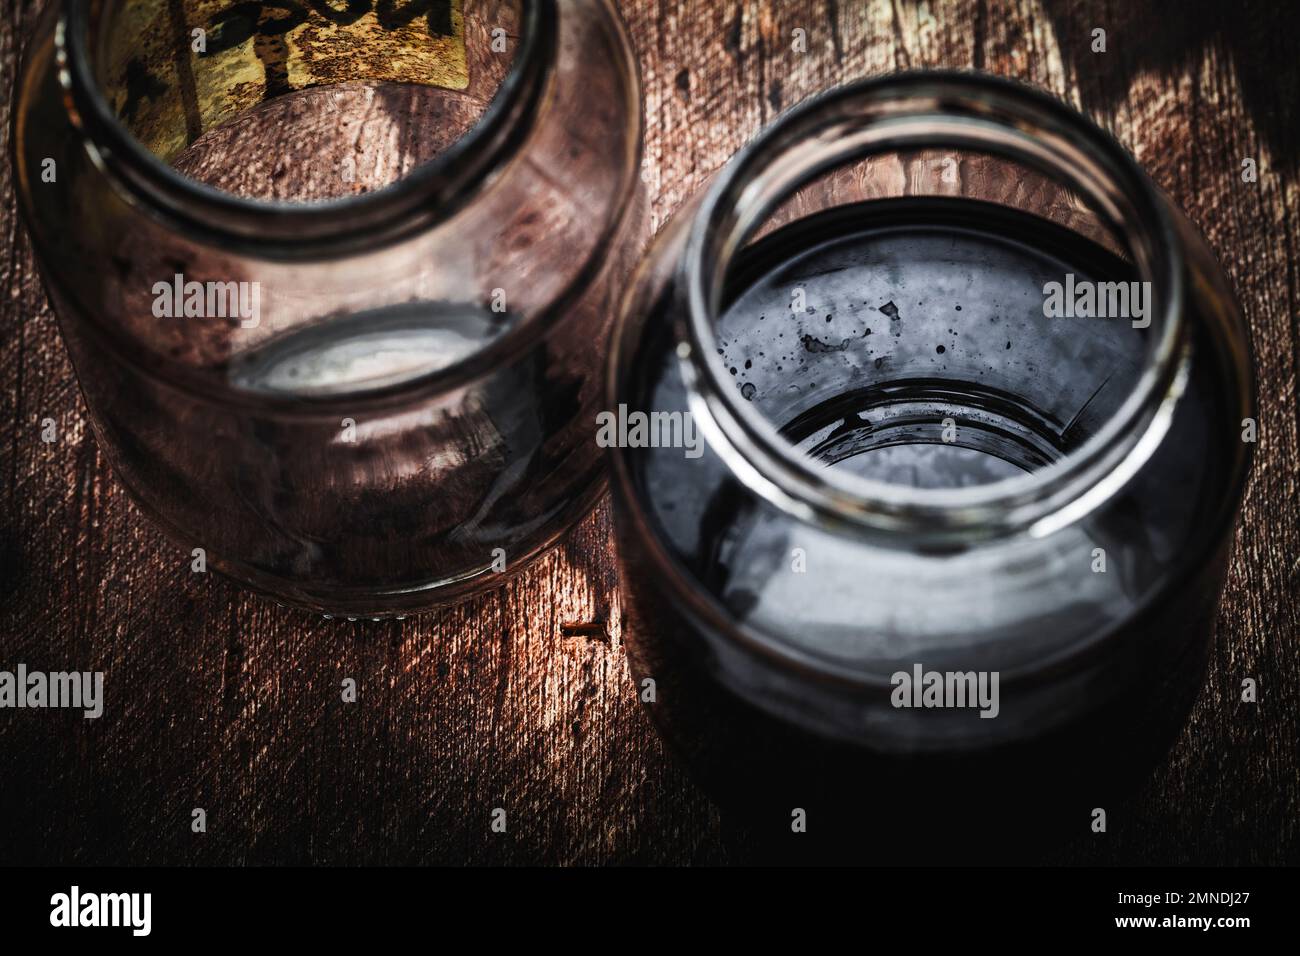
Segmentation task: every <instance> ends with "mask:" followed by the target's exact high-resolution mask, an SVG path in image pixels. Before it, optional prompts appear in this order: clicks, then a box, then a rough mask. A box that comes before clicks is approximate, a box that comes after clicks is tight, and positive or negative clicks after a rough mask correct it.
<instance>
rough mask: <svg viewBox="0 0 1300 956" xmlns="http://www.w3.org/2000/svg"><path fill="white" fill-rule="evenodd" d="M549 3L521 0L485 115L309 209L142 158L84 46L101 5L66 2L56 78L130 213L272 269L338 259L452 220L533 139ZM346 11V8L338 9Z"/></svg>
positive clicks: (145, 154)
mask: <svg viewBox="0 0 1300 956" xmlns="http://www.w3.org/2000/svg"><path fill="white" fill-rule="evenodd" d="M555 2H556V0H522V2H521V10H520V16H519V36H518V37H517V39H516V48H515V55H514V57H513V59H512V61H511V63H510V65H509V67H508V68H506V71H505V75H504V77H503V78H502V80H501V82H500V84H499V86H498V87H497V89H496V91H495V94H494V95H493V96H492V98H491V101H490V102H489V103H488V104H487V106H486V108H485V109H484V111H483V113H482V115H481V116H480V117H479V118H478V120H477V121H476V122H475V123H474V124H473V125H471V126H470V127H469V128H468V129H467V130H466V131H465V132H464V133H463V135H461V136H460V137H459V138H458V139H456V140H455V141H454V142H452V143H450V144H449V145H448V146H447V147H446V148H445V149H444V150H442V151H441V152H439V153H438V154H437V155H435V156H433V157H432V158H430V159H428V160H426V161H424V162H422V163H420V164H419V165H417V166H415V167H414V168H413V169H411V170H410V171H409V172H407V173H406V174H405V175H403V176H402V177H401V178H399V179H397V180H396V181H394V182H392V183H390V184H388V185H386V186H383V187H381V188H378V189H375V190H373V191H370V192H365V193H362V194H359V195H354V196H346V197H342V198H333V199H325V200H320V201H312V202H292V201H283V200H265V199H256V198H251V197H245V196H240V195H236V194H234V193H231V192H226V191H224V190H222V189H218V188H216V187H213V186H210V185H207V184H205V183H203V182H200V181H198V180H196V179H192V178H190V177H188V176H186V175H184V174H183V173H181V172H179V171H178V170H177V169H175V168H173V167H172V166H170V165H169V164H168V163H167V162H165V161H164V160H163V159H161V158H160V157H159V156H158V155H155V153H153V152H151V151H150V150H149V149H148V148H146V146H145V145H144V144H143V143H141V141H140V140H139V139H138V138H137V137H136V136H135V135H134V134H133V133H132V132H131V131H130V130H129V129H128V128H127V126H126V125H125V124H124V123H123V121H122V120H121V119H119V117H118V116H117V114H116V112H115V111H114V109H113V108H112V106H111V104H110V103H109V101H108V99H107V97H106V95H105V92H104V90H103V88H102V86H101V83H100V81H99V79H98V78H97V75H96V66H95V61H94V57H93V56H92V54H91V39H92V35H93V33H94V31H95V29H96V27H97V25H99V23H100V18H101V16H102V15H103V13H104V12H105V7H106V4H105V3H104V0H64V8H63V11H62V14H61V16H60V19H59V21H58V23H57V27H56V33H55V45H56V58H57V65H58V78H59V82H60V84H61V86H62V87H63V89H64V92H65V102H66V103H67V107H68V111H69V114H70V117H71V120H72V122H73V125H74V126H75V127H77V128H78V129H79V130H80V131H81V133H82V135H83V136H84V139H85V144H86V147H87V149H88V151H89V152H90V155H91V157H92V159H93V160H94V161H95V163H96V165H98V166H99V167H100V168H101V169H102V170H104V171H105V173H106V174H107V175H109V176H110V177H111V178H112V179H113V180H114V181H115V182H116V183H117V184H118V185H119V186H121V187H122V188H123V189H124V190H125V191H126V193H127V195H128V196H129V197H130V199H131V200H132V201H134V202H137V203H139V204H140V205H142V206H144V207H145V208H146V209H148V210H149V211H150V212H152V213H154V214H156V215H159V216H160V217H162V218H163V219H165V220H168V221H170V222H172V223H173V224H175V225H176V226H177V227H178V228H180V229H182V230H184V231H185V232H187V233H188V234H190V235H194V236H197V237H200V238H202V239H204V240H206V241H212V242H214V243H217V244H220V245H223V246H225V247H227V248H231V249H235V250H238V251H241V252H248V253H252V254H256V255H259V256H263V257H266V258H271V259H278V260H294V259H305V258H320V257H327V256H335V255H344V254H348V253H351V252H357V251H363V250H368V249H373V248H375V247H377V246H380V245H383V244H386V243H391V242H396V241H400V240H401V239H404V238H407V237H409V236H411V235H413V234H416V233H418V232H420V231H422V230H427V229H429V228H431V227H433V226H435V225H437V224H438V223H440V222H442V221H444V220H446V219H448V218H450V217H451V216H452V215H454V214H455V213H456V212H457V211H458V210H459V209H460V208H461V207H462V206H464V205H465V204H466V203H467V202H469V201H470V200H471V199H472V198H473V197H474V196H475V195H476V194H477V192H478V191H479V189H480V188H481V187H482V186H483V184H484V183H485V181H487V180H488V179H489V178H490V177H491V176H492V175H493V173H494V172H495V171H497V170H498V169H499V168H500V167H501V166H503V165H504V164H505V163H506V162H508V161H509V159H510V158H511V157H512V156H513V155H514V154H515V153H516V151H517V149H518V147H519V145H520V144H521V143H522V141H523V140H524V139H525V138H526V136H527V135H528V133H529V131H530V130H531V128H532V121H533V118H534V117H535V115H536V113H537V112H538V104H539V102H540V100H541V98H542V96H543V95H544V89H545V80H546V76H547V74H548V71H549V68H550V64H551V63H552V62H553V59H554V56H555V46H556V38H557V33H556V19H557V18H556V9H555ZM347 6H348V8H349V9H350V8H351V7H352V4H350V3H349V4H348V5H347Z"/></svg>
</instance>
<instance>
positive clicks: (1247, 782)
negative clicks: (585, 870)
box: [0, 0, 1300, 864]
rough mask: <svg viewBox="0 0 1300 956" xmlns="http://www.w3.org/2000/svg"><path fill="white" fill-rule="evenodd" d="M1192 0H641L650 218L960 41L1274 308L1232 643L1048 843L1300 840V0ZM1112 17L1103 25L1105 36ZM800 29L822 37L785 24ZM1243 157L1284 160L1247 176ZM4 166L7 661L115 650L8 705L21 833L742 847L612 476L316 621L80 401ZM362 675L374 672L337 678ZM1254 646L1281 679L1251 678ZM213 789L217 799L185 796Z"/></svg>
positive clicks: (1253, 308)
mask: <svg viewBox="0 0 1300 956" xmlns="http://www.w3.org/2000/svg"><path fill="white" fill-rule="evenodd" d="M4 4H5V5H4V12H3V14H2V15H0V64H2V67H0V70H2V72H0V77H2V80H0V84H2V85H3V94H4V95H3V97H2V98H0V99H2V100H3V107H0V108H3V110H4V112H5V116H4V117H3V120H4V122H3V129H4V135H5V137H6V140H7V137H8V130H9V125H8V103H9V99H10V97H9V91H10V88H11V86H12V80H13V75H14V65H15V62H16V58H17V55H18V50H19V49H20V46H21V43H22V40H23V37H24V35H25V33H26V31H27V30H28V29H29V28H30V25H31V23H32V22H33V19H34V13H35V7H37V6H39V4H29V3H27V2H24V0H4ZM1167 6H1168V8H1169V12H1167V13H1162V12H1160V9H1159V5H1148V4H1145V3H1118V2H1114V0H1103V2H1091V3H1084V2H1058V0H1041V2H1031V0H1017V2H996V0H989V2H979V3H959V2H937V0H936V2H930V3H915V2H909V0H893V2H892V3H891V2H888V0H883V2H867V0H791V2H780V3H770V4H767V3H757V2H752V0H743V2H733V0H725V2H724V0H717V2H713V0H659V2H652V0H627V2H625V3H624V4H623V11H624V16H625V17H626V19H627V22H628V25H629V28H630V30H631V34H632V36H633V39H634V41H635V43H636V46H637V49H638V51H639V55H640V59H641V67H642V74H643V81H644V86H645V105H646V125H647V134H646V147H645V161H646V166H647V171H646V180H647V183H648V189H649V203H650V209H651V211H652V216H651V219H652V221H653V224H654V225H655V226H658V225H660V224H662V223H663V222H664V221H665V220H666V219H667V218H668V217H669V216H670V215H671V214H672V212H673V210H674V209H675V208H676V207H677V206H678V205H679V204H680V203H681V202H682V201H683V200H684V199H685V198H686V197H688V196H690V195H691V194H692V193H693V192H694V191H695V190H696V189H698V188H699V187H700V185H701V184H702V183H703V182H704V180H705V178H706V176H707V175H708V174H709V173H710V172H711V171H712V170H714V169H716V168H717V167H718V166H720V165H721V164H723V163H724V162H725V161H726V160H727V158H728V157H729V156H730V155H731V154H732V153H733V152H734V151H735V150H736V149H737V147H738V146H739V145H740V144H741V143H742V142H743V141H745V140H746V139H747V138H748V137H750V136H751V135H752V134H753V133H754V132H755V131H757V130H758V129H759V128H760V127H762V126H763V125H764V124H765V123H767V122H769V121H770V120H771V119H772V118H773V117H775V116H776V115H777V114H778V113H779V112H780V111H781V110H782V109H783V108H785V107H787V106H790V105H791V104H793V103H795V102H797V101H798V100H800V99H801V98H803V97H804V96H806V95H808V94H810V93H813V92H814V91H817V90H819V89H821V88H823V87H825V86H827V85H830V84H833V83H836V82H839V81H843V80H847V79H851V78H855V77H860V76H865V75H870V74H878V73H881V72H886V71H890V70H895V69H906V68H916V67H923V66H958V67H976V68H981V69H985V70H989V71H992V72H996V73H1001V74H1006V75H1010V76H1015V77H1018V78H1020V79H1023V80H1027V81H1029V82H1032V83H1035V84H1037V85H1039V86H1041V87H1044V88H1046V89H1047V90H1049V91H1051V92H1053V93H1056V94H1058V95H1060V96H1062V97H1064V98H1065V99H1066V100H1067V101H1069V102H1070V103H1072V104H1073V105H1075V106H1076V107H1078V108H1080V109H1082V110H1084V111H1086V112H1087V113H1089V114H1090V115H1091V116H1093V117H1094V118H1095V119H1096V120H1097V121H1098V122H1099V123H1100V124H1101V125H1103V126H1104V127H1106V128H1108V129H1110V130H1112V131H1113V132H1114V134H1115V135H1116V136H1117V137H1118V139H1119V140H1120V142H1122V143H1123V144H1124V145H1125V146H1126V147H1127V148H1129V149H1130V150H1131V151H1132V152H1133V153H1134V155H1135V156H1136V157H1137V159H1138V161H1139V162H1140V163H1141V164H1142V165H1144V166H1145V167H1146V168H1147V169H1148V170H1149V171H1150V173H1151V174H1152V176H1153V177H1154V178H1155V180H1156V181H1157V182H1158V183H1159V184H1160V185H1161V186H1163V187H1164V188H1165V189H1166V190H1167V191H1168V192H1169V194H1170V195H1171V196H1172V197H1173V199H1174V200H1175V201H1176V202H1177V203H1178V204H1179V205H1181V206H1182V207H1183V208H1184V209H1186V210H1187V211H1188V213H1189V214H1190V216H1191V218H1192V219H1193V220H1194V221H1195V222H1196V223H1197V224H1198V225H1199V226H1200V227H1201V228H1202V230H1204V232H1205V233H1206V235H1207V236H1208V238H1209V241H1210V244H1211V246H1212V247H1213V249H1214V251H1215V252H1216V253H1217V254H1218V256H1219V257H1220V259H1221V261H1222V262H1223V263H1224V266H1225V267H1226V269H1227V272H1228V275H1229V277H1230V279H1231V280H1232V282H1233V284H1234V286H1235V288H1236V290H1237V292H1238V295H1239V297H1240V300H1241V303H1242V305H1243V307H1244V310H1245V313H1246V315H1247V316H1248V318H1249V321H1250V324H1251V327H1252V330H1253V335H1254V342H1255V348H1256V357H1257V363H1258V372H1259V381H1260V440H1259V444H1258V454H1257V457H1256V465H1255V471H1254V475H1253V480H1252V482H1251V485H1250V488H1249V490H1248V493H1247V495H1246V500H1245V506H1244V512H1243V517H1242V522H1241V526H1240V529H1239V531H1238V534H1237V539H1236V548H1235V551H1234V555H1233V559H1232V566H1231V573H1230V580H1229V583H1228V588H1227V593H1226V597H1225V600H1224V604H1223V609H1222V612H1221V614H1220V617H1219V627H1218V640H1217V643H1216V649H1215V653H1214V655H1213V660H1212V665H1211V669H1210V673H1209V677H1208V680H1207V683H1206V687H1205V690H1204V692H1203V693H1202V695H1201V698H1200V701H1199V703H1198V705H1197V707H1196V710H1195V712H1194V714H1193V716H1192V718H1191V720H1190V722H1189V724H1188V727H1187V729H1186V731H1185V733H1184V734H1183V736H1182V738H1181V740H1180V741H1179V743H1178V744H1177V746H1176V747H1175V749H1174V750H1173V752H1172V753H1171V755H1170V756H1169V758H1168V760H1167V762H1166V763H1165V764H1164V765H1163V766H1162V767H1161V768H1160V769H1159V770H1158V771H1157V772H1156V773H1155V774H1154V775H1153V777H1152V779H1151V781H1150V783H1149V785H1148V786H1146V788H1145V789H1144V790H1143V791H1142V793H1141V794H1139V795H1138V796H1137V797H1136V798H1135V799H1134V800H1133V801H1132V802H1131V803H1130V804H1128V805H1126V806H1124V807H1120V808H1115V809H1114V810H1112V811H1111V813H1110V828H1109V831H1108V833H1107V834H1105V835H1104V836H1100V837H1092V838H1090V839H1081V840H1080V841H1079V842H1078V843H1077V844H1075V845H1072V846H1068V847H1063V848H1060V849H1058V850H1053V851H1051V852H1050V853H1049V854H1048V856H1047V857H1046V858H1047V859H1050V860H1056V861H1080V862H1095V863H1111V862H1113V863H1278V862H1291V863H1295V862H1300V687H1298V683H1297V678H1298V677H1300V664H1298V659H1300V643H1298V640H1300V602H1297V599H1296V594H1297V592H1298V591H1300V499H1298V496H1297V474H1298V472H1300V464H1298V461H1300V448H1298V447H1297V446H1298V439H1297V421H1298V418H1300V408H1298V405H1297V393H1296V367H1297V362H1298V361H1300V322H1298V320H1297V301H1298V300H1300V272H1298V270H1297V260H1298V258H1300V150H1297V135H1298V134H1300V122H1298V120H1300V116H1297V113H1298V112H1300V55H1297V50H1296V47H1295V37H1296V36H1297V29H1296V28H1297V22H1296V17H1295V15H1294V14H1282V13H1280V12H1272V11H1271V10H1270V7H1271V6H1273V5H1272V4H1269V3H1263V2H1259V3H1257V2H1255V0H1237V2H1234V3H1230V4H1229V3H1217V2H1209V3H1182V4H1176V5H1175V4H1168V5H1167ZM1277 6H1278V7H1279V8H1280V7H1290V8H1291V9H1292V10H1294V9H1295V7H1294V5H1292V4H1278V5H1277ZM1284 17H1285V18H1287V20H1288V21H1289V22H1283V18H1284ZM1097 27H1100V28H1103V29H1105V30H1106V34H1107V51H1106V52H1105V53H1093V52H1092V51H1091V49H1090V45H1091V40H1092V30H1093V29H1094V28H1097ZM800 28H801V29H803V30H805V31H807V33H806V36H807V52H806V53H798V52H795V51H794V50H792V36H793V31H794V30H796V29H800ZM1246 158H1251V159H1254V160H1256V163H1257V166H1258V169H1259V177H1258V182H1255V183H1245V182H1243V181H1242V179H1241V175H1240V172H1241V164H1242V160H1243V159H1246ZM6 159H7V144H6ZM0 199H2V201H3V219H0V243H3V250H0V286H2V288H3V294H2V295H0V476H2V478H0V480H2V481H3V501H2V503H0V669H12V668H13V667H14V666H16V665H17V663H19V662H23V663H25V664H27V666H28V667H29V668H31V669H43V670H65V669H69V670H103V671H105V672H106V674H107V676H106V684H105V686H106V697H107V700H106V706H105V712H104V716H103V717H102V718H100V719H99V720H84V719H82V717H81V715H80V714H79V713H70V712H56V711H44V712H33V711H15V710H6V711H0V863H18V862H57V863H66V864H82V863H165V864H172V863H176V864H192V863H221V864H240V863H283V862H295V863H303V862H327V863H342V862H350V863H415V862H422V863H430V862H453V863H461V862H469V863H495V862H512V863H514V862H536V863H601V862H663V863H685V862H726V861H728V860H736V859H741V858H744V847H743V846H742V845H739V844H738V842H737V841H736V840H735V839H733V838H731V837H730V835H729V833H728V828H727V827H726V826H725V825H724V821H723V820H722V819H721V817H720V816H719V814H718V812H717V811H716V810H715V809H714V808H713V807H712V806H711V805H710V803H709V802H708V801H707V800H706V799H705V798H704V797H703V795H702V794H701V793H700V792H699V791H698V790H697V789H695V788H694V786H693V785H692V784H691V783H690V782H689V780H688V779H687V778H686V777H685V775H684V773H683V772H682V771H681V770H680V769H679V768H678V767H677V766H676V765H675V764H674V763H673V762H672V760H671V759H670V758H669V757H668V756H667V755H666V754H665V752H664V749H663V747H662V746H661V744H660V743H659V741H658V739H657V738H656V736H655V734H654V732H653V730H652V729H651V726H650V723H649V721H648V720H647V719H646V717H645V715H644V714H642V713H641V712H640V710H639V709H638V708H639V706H640V705H639V704H638V702H637V700H636V698H635V694H634V689H633V686H632V683H631V680H630V678H629V675H628V670H627V664H626V660H625V657H624V653H623V650H622V647H621V643H620V633H619V611H618V607H619V597H618V589H617V577H616V573H615V571H614V566H613V562H612V557H611V555H612V548H613V542H612V535H611V527H610V520H609V515H608V509H607V506H605V505H603V504H602V505H601V506H600V507H599V508H598V509H597V510H596V511H595V513H594V514H592V515H591V516H590V517H589V518H588V519H587V520H586V521H584V522H583V523H582V524H581V526H580V527H578V528H577V529H576V530H575V531H574V532H573V533H572V534H571V535H570V536H569V537H568V539H567V540H566V541H565V542H564V543H563V544H562V545H561V546H560V547H558V548H557V549H556V550H555V551H553V552H552V553H551V554H550V555H549V556H547V557H545V558H544V559H543V560H541V561H540V563H538V564H536V565H535V566H534V567H533V568H531V570H529V571H528V572H527V573H525V574H523V575H521V576H518V577H516V578H514V579H513V580H510V581H509V582H508V583H506V584H504V585H503V586H502V587H501V588H500V589H498V590H497V591H495V592H493V593H490V594H486V595H483V596H481V597H479V598H477V599H475V600H472V601H470V602H468V603H466V604H464V605H462V606H459V607H455V608H452V609H450V610H446V611H444V612H441V613H437V614H432V615H428V616H424V617H421V618H418V619H411V620H407V621H404V622H393V623H384V624H369V623H355V624H348V623H346V622H338V621H323V620H318V619H314V618H312V617H311V616H308V615H305V614H300V613H297V612H293V611H287V610H282V609H280V608H277V607H276V606H275V605H274V604H272V603H270V602H267V601H264V600H261V599H258V598H255V597H253V596H250V595H249V594H246V593H244V592H243V591H241V590H240V589H239V588H237V587H236V586H234V585H232V584H231V583H229V582H227V581H224V580H222V579H221V578H219V577H217V576H216V575H213V574H205V575H198V574H193V573H191V572H190V569H189V561H190V558H189V555H188V553H187V552H185V551H182V550H181V549H180V548H179V547H177V546H175V545H173V544H171V543H170V542H169V541H167V540H166V539H164V538H163V536H162V535H161V534H160V533H159V532H158V531H157V530H155V529H154V528H153V527H152V526H151V525H150V524H149V523H148V522H147V521H145V519H144V518H143V517H142V515H141V514H140V513H139V511H137V510H136V509H135V507H134V506H133V505H131V504H130V503H129V502H128V501H127V498H126V495H125V494H124V493H123V491H122V489H121V487H120V486H119V485H118V484H117V483H116V481H115V480H114V477H113V475H112V473H111V472H110V470H109V468H108V466H107V464H106V462H105V460H104V457H103V455H102V454H101V452H100V450H99V449H98V448H97V447H96V443H95V440H94V438H93V436H92V435H91V434H90V431H89V429H88V428H87V427H86V419H85V409H84V406H83V403H82V399H81V396H80V394H79V392H78V390H77V386H76V383H75V381H74V378H73V374H72V369H71V367H70V365H69V363H68V360H67V357H66V355H65V352H64V348H63V345H62V343H61V341H60V338H59V334H58V330H57V327H56V324H55V320H54V318H53V316H52V315H51V313H50V309H49V306H48V305H47V303H46V299H45V295H44V293H43V291H42V288H41V285H40V281H39V279H38V276H37V274H36V273H35V271H34V266H33V262H32V256H31V246H30V243H29V242H28V240H27V238H26V236H25V234H24V232H23V227H22V225H21V224H20V223H19V222H18V221H17V220H16V216H15V214H14V198H13V193H12V188H11V184H10V175H9V169H8V163H7V161H6V162H5V164H4V166H3V168H0ZM45 418H53V419H54V420H55V421H56V422H57V423H58V426H59V431H60V435H61V440H60V441H58V442H56V443H54V444H45V443H43V442H42V441H41V437H40V432H41V421H42V419H45ZM586 625H590V626H586ZM346 677H352V678H354V679H355V680H356V681H357V683H358V686H359V694H360V700H359V702H358V703H357V704H355V705H347V704H344V703H342V702H341V700H340V683H341V681H342V680H343V679H344V678H346ZM1245 677H1253V678H1255V679H1256V680H1257V682H1258V685H1259V700H1258V703H1255V704H1245V703H1241V702H1240V700H1239V697H1240V687H1241V681H1242V679H1243V678H1245ZM195 807H202V808H204V809H205V811H206V814H207V832H206V833H194V832H192V830H191V826H190V823H191V811H192V809H193V808H195ZM495 807H503V808H506V809H507V812H508V816H507V820H508V829H507V832H506V833H504V834H494V833H492V832H491V830H490V826H489V824H490V817H491V812H492V810H493V808H495ZM864 862H870V861H864Z"/></svg>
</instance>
